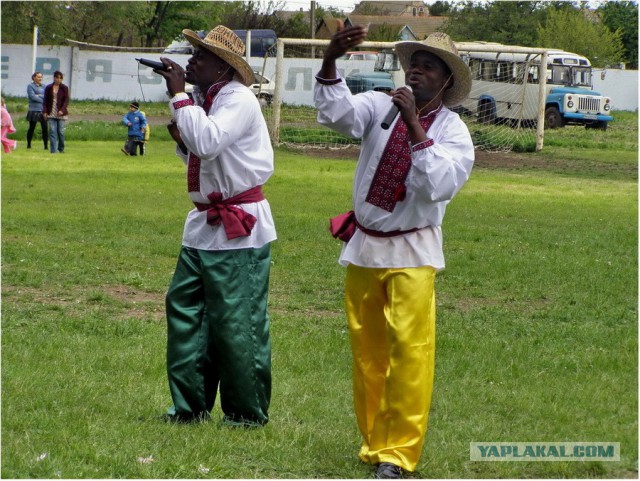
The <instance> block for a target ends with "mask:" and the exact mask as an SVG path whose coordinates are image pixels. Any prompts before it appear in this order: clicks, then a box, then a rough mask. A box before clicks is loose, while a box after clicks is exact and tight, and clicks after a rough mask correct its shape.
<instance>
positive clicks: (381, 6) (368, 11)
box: [351, 1, 429, 17]
mask: <svg viewBox="0 0 640 481" xmlns="http://www.w3.org/2000/svg"><path fill="white" fill-rule="evenodd" d="M351 14H352V15H384V16H388V17H427V16H429V7H428V5H427V4H426V3H425V2H399V1H395V2H381V1H362V2H360V3H357V4H356V6H355V8H354V9H353V12H351Z"/></svg>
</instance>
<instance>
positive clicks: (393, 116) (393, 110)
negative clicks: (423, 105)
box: [380, 85, 413, 130]
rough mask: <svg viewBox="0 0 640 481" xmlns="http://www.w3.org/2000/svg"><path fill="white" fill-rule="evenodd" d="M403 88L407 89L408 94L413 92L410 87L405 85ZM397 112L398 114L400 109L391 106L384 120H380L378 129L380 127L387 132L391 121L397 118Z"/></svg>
mask: <svg viewBox="0 0 640 481" xmlns="http://www.w3.org/2000/svg"><path fill="white" fill-rule="evenodd" d="M400 88H402V87H400ZM404 88H406V89H409V91H410V92H413V90H412V89H411V87H410V86H408V85H405V86H404ZM399 112H400V109H399V108H398V106H397V105H396V104H392V105H391V108H390V109H389V112H387V115H385V117H384V119H383V120H382V123H381V124H380V127H382V128H383V129H384V130H388V129H389V127H391V124H392V123H393V121H394V120H395V119H396V117H397V116H398V113H399Z"/></svg>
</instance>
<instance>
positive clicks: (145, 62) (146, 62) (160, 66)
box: [136, 58, 167, 70]
mask: <svg viewBox="0 0 640 481" xmlns="http://www.w3.org/2000/svg"><path fill="white" fill-rule="evenodd" d="M136 60H137V61H138V62H140V63H141V64H142V65H146V66H147V67H151V68H152V69H154V70H167V67H165V65H164V64H163V63H162V62H156V61H155V60H147V59H146V58H137V59H136Z"/></svg>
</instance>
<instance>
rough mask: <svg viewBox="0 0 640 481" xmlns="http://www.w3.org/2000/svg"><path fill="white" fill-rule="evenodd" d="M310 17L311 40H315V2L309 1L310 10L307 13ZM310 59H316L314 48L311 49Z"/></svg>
mask: <svg viewBox="0 0 640 481" xmlns="http://www.w3.org/2000/svg"><path fill="white" fill-rule="evenodd" d="M309 16H310V17H311V40H314V39H315V38H316V0H311V9H310V12H309ZM311 58H316V47H315V46H312V47H311Z"/></svg>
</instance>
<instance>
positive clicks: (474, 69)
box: [469, 58, 482, 80]
mask: <svg viewBox="0 0 640 481" xmlns="http://www.w3.org/2000/svg"><path fill="white" fill-rule="evenodd" d="M481 64H482V61H481V60H479V59H477V58H472V59H469V68H470V69H471V78H472V79H473V80H480V79H481V78H482V77H481V75H480V69H481Z"/></svg>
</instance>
